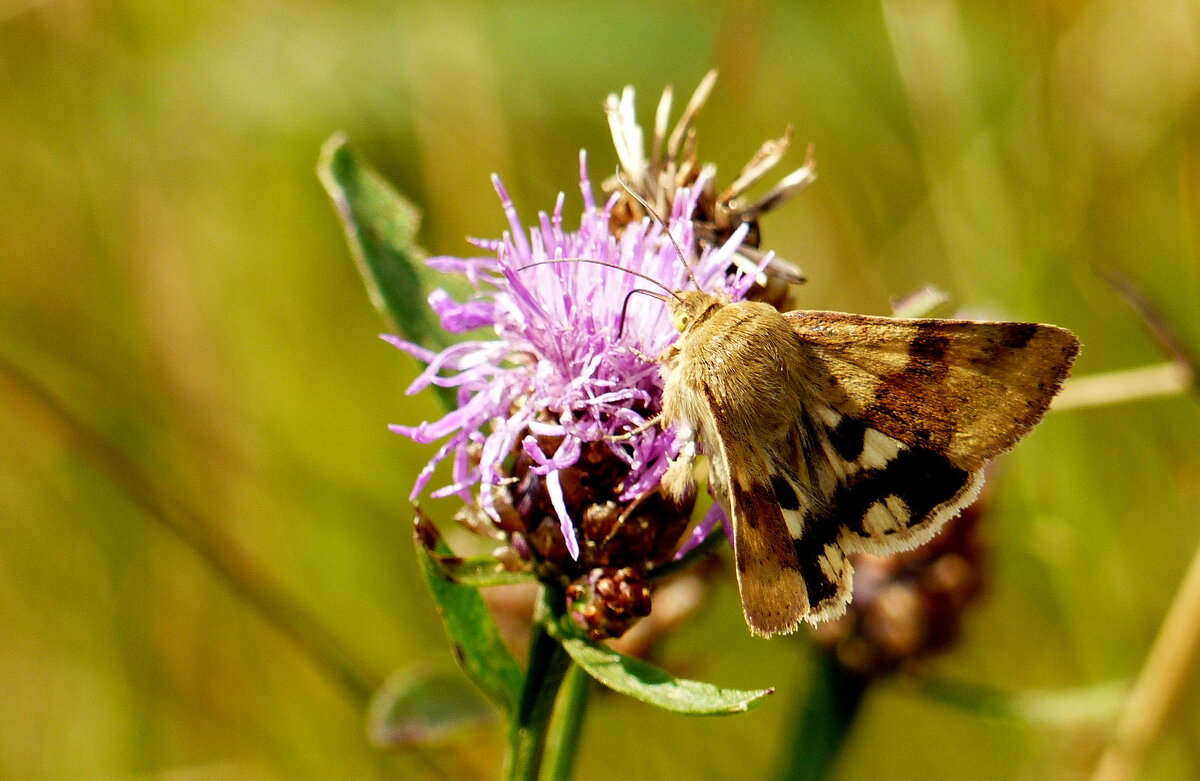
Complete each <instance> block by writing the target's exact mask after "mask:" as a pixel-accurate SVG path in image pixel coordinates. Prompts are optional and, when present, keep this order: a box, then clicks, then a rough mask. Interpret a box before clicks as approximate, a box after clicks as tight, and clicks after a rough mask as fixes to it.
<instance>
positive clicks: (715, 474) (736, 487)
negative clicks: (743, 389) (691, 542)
mask: <svg viewBox="0 0 1200 781" xmlns="http://www.w3.org/2000/svg"><path fill="white" fill-rule="evenodd" d="M713 412H714V414H713V419H712V423H713V426H714V428H715V429H716V436H715V437H713V436H710V437H709V439H708V441H707V442H706V449H707V453H708V457H709V462H710V473H709V482H710V485H711V486H712V488H713V492H714V493H715V494H716V495H717V498H718V499H719V500H720V501H721V504H722V505H723V506H724V507H725V510H726V513H727V514H728V515H729V520H730V523H731V524H732V530H733V552H734V559H735V562H736V566H737V582H738V592H739V594H740V595H741V601H742V612H743V615H744V616H745V619H746V624H747V625H748V626H749V627H750V631H751V633H753V634H756V635H761V636H763V637H770V636H771V635H774V634H780V633H787V632H792V631H794V630H795V629H796V627H797V626H798V625H799V624H800V622H801V621H802V620H803V619H804V618H806V616H807V614H808V612H809V596H808V591H807V587H806V578H805V576H804V574H803V573H802V571H801V565H802V562H799V561H798V560H797V558H796V551H795V548H794V546H793V543H792V535H791V534H790V533H789V530H788V523H787V520H785V518H784V511H783V510H782V509H781V507H780V502H779V500H778V499H777V496H776V493H775V491H774V489H773V486H772V485H771V484H770V483H764V482H762V480H761V479H760V478H757V477H755V475H766V474H767V473H768V471H767V460H768V459H767V456H766V454H765V453H764V452H763V450H762V449H761V448H759V447H758V445H757V444H756V443H754V442H747V441H744V440H739V439H737V438H735V437H731V436H730V433H731V432H730V431H729V430H728V426H727V425H726V424H725V422H724V419H723V418H722V417H721V416H720V415H719V414H716V411H715V410H714V411H713ZM846 592H847V594H846V598H847V599H848V598H849V584H848V583H847V584H846Z"/></svg>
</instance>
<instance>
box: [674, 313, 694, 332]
mask: <svg viewBox="0 0 1200 781" xmlns="http://www.w3.org/2000/svg"><path fill="white" fill-rule="evenodd" d="M690 322H692V316H691V315H689V314H688V313H687V312H676V313H675V330H676V331H679V332H680V333H683V331H685V330H686V329H687V327H688V323H690Z"/></svg>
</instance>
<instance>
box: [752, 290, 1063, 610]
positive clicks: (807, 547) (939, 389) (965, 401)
mask: <svg viewBox="0 0 1200 781" xmlns="http://www.w3.org/2000/svg"><path fill="white" fill-rule="evenodd" d="M784 317H785V318H786V319H787V321H788V323H789V324H790V325H791V326H792V328H793V330H794V331H795V332H796V333H797V334H798V335H799V336H800V337H801V340H802V342H803V344H804V353H805V360H806V361H808V362H809V363H810V366H809V372H808V373H809V375H810V377H811V379H812V382H813V387H812V388H811V389H810V393H811V395H810V396H809V398H808V400H807V404H806V405H805V408H804V409H803V410H802V411H801V414H800V415H799V416H798V417H799V419H798V420H797V422H796V426H795V428H794V429H793V430H792V431H791V432H790V436H789V437H788V439H787V440H785V441H780V442H778V443H776V445H775V447H773V448H771V449H770V450H769V452H768V461H769V470H770V474H771V478H770V479H771V483H772V487H773V490H774V493H775V496H776V500H777V502H778V504H779V506H780V507H781V508H782V510H783V514H784V518H785V522H786V523H787V525H788V528H789V531H790V533H791V535H792V537H793V540H794V547H795V551H796V558H797V562H798V563H799V566H800V569H801V572H802V573H803V575H804V581H805V586H806V590H805V595H806V597H807V599H808V602H809V604H808V609H807V614H806V616H805V618H806V620H808V621H810V622H813V623H816V622H819V621H822V620H826V619H829V618H835V617H837V616H838V615H841V613H842V612H843V611H844V610H845V605H846V603H847V602H848V601H849V598H850V582H851V573H852V567H851V565H850V563H849V560H848V559H847V557H846V556H847V554H848V553H850V552H852V551H865V552H869V553H875V554H886V553H893V552H896V551H900V550H906V549H909V548H913V547H915V546H917V545H920V544H921V543H924V542H926V541H927V540H929V539H930V538H931V537H932V536H933V535H934V534H936V533H937V531H938V530H939V529H940V528H941V526H942V525H943V524H944V523H945V521H946V520H948V519H949V518H952V517H953V516H955V515H957V514H958V513H959V512H960V511H961V510H962V509H963V508H964V507H966V506H967V505H969V504H970V503H971V502H972V501H974V499H975V497H976V496H977V495H978V494H979V490H980V488H981V486H982V485H983V466H984V464H986V463H987V461H988V460H990V459H991V458H993V457H994V456H996V455H997V454H999V453H1001V452H1004V451H1005V450H1008V449H1009V448H1011V447H1012V446H1013V444H1015V443H1016V441H1017V440H1018V439H1019V438H1020V437H1021V436H1022V435H1023V434H1024V433H1025V432H1027V431H1028V430H1029V429H1030V428H1031V427H1032V426H1033V425H1035V424H1036V423H1037V421H1038V420H1040V418H1041V417H1042V415H1043V414H1044V413H1045V411H1046V408H1047V407H1048V405H1049V403H1050V400H1051V399H1052V398H1053V396H1054V394H1055V393H1057V391H1058V388H1059V387H1060V386H1061V384H1062V381H1063V379H1064V378H1065V377H1066V374H1067V372H1068V370H1069V369H1070V366H1071V363H1072V361H1073V360H1074V357H1075V355H1076V353H1077V352H1078V349H1079V345H1078V341H1077V340H1076V339H1075V337H1074V336H1073V335H1072V334H1070V332H1068V331H1065V330H1063V329H1060V328H1057V327H1054V326H1044V325H1034V324H1026V323H980V322H971V321H947V320H895V319H891V318H880V317H866V316H861V315H844V314H840V313H831V312H789V313H786V314H785V315H784Z"/></svg>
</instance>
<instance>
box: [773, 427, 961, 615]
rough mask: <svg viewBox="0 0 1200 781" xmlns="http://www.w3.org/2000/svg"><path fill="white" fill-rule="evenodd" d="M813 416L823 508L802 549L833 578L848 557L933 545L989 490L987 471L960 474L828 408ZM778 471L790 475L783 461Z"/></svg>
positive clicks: (947, 461) (944, 458) (801, 554)
mask: <svg viewBox="0 0 1200 781" xmlns="http://www.w3.org/2000/svg"><path fill="white" fill-rule="evenodd" d="M809 414H810V418H809V423H808V430H809V431H810V434H811V439H812V442H811V444H809V446H808V448H807V452H805V453H804V454H803V456H802V458H804V459H806V460H807V461H808V462H809V463H810V464H816V465H817V468H816V469H813V468H812V467H811V466H810V467H809V469H808V471H809V472H810V473H811V474H812V475H813V478H814V479H813V480H812V481H811V484H810V488H809V490H811V491H812V492H813V493H814V495H815V496H816V500H815V501H814V502H813V508H812V510H811V512H810V513H809V514H808V515H807V517H806V518H805V519H804V528H803V530H802V533H801V534H799V535H796V541H795V547H796V554H797V557H798V558H799V559H800V561H801V562H803V561H805V560H806V559H816V560H818V561H821V559H820V557H821V556H824V557H825V558H824V561H823V562H822V571H823V572H825V573H827V574H828V575H834V574H837V573H838V572H839V568H840V567H844V568H845V569H846V570H849V569H850V564H849V562H848V561H845V560H843V558H842V557H843V556H844V555H845V554H846V553H849V552H852V551H863V552H866V553H873V554H877V555H884V554H888V553H895V552H897V551H901V550H908V549H909V548H914V547H916V546H917V545H920V544H922V543H924V542H926V541H928V540H929V539H930V538H931V537H933V535H934V534H936V533H937V532H938V530H939V529H940V528H941V527H942V525H943V524H944V523H945V522H946V521H947V520H949V519H950V518H952V517H954V516H955V515H957V514H958V513H959V512H960V511H961V510H962V509H963V508H964V507H966V506H967V505H969V504H970V503H971V502H972V501H974V500H975V497H976V496H978V494H979V490H980V488H981V487H982V485H983V469H982V468H979V469H970V468H964V467H961V466H958V465H957V464H955V463H954V461H953V460H952V459H951V458H950V457H949V456H948V455H946V454H944V453H940V452H938V451H937V450H934V449H931V448H928V447H923V446H920V445H909V444H906V443H904V442H901V441H900V440H898V439H895V438H894V437H890V436H888V435H887V434H884V433H883V432H881V431H879V430H878V429H875V428H872V427H870V426H868V425H867V424H866V423H864V422H863V421H862V420H860V419H857V418H851V417H849V416H844V415H841V414H839V413H837V412H835V411H834V410H833V409H831V408H829V407H826V406H824V405H823V404H816V405H814V407H813V409H812V410H810V411H809ZM772 469H775V470H779V471H783V470H784V469H785V466H784V463H783V459H780V463H777V464H774V465H773V466H772ZM794 473H797V474H804V471H803V470H796V471H795V472H794ZM839 554H840V555H839ZM812 577H815V574H814V575H813V576H812ZM809 581H810V587H809V590H810V595H811V591H812V585H811V577H810V578H809ZM833 607H835V606H832V605H831V606H830V608H829V609H830V610H831V611H832V608H833ZM835 614H836V611H832V612H830V613H829V614H828V615H821V614H819V613H818V614H816V615H815V616H814V617H813V618H810V620H811V621H814V622H815V621H819V620H822V619H823V618H826V617H831V616H832V615H835Z"/></svg>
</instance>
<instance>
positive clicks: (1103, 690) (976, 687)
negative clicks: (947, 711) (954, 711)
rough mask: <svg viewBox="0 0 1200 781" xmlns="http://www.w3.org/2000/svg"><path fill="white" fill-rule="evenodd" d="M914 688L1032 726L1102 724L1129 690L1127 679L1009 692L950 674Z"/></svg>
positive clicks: (966, 708)
mask: <svg viewBox="0 0 1200 781" xmlns="http://www.w3.org/2000/svg"><path fill="white" fill-rule="evenodd" d="M916 688H917V691H919V692H920V693H921V694H923V695H925V696H926V697H929V698H930V699H933V700H936V701H938V702H940V703H942V704H944V705H950V706H952V707H955V708H958V709H960V710H962V711H965V712H967V713H971V714H973V715H975V716H982V717H984V718H989V719H998V720H1001V721H1013V722H1017V723H1019V724H1027V725H1032V726H1056V727H1069V726H1075V725H1079V724H1087V723H1092V724H1103V723H1107V722H1109V721H1111V720H1112V719H1113V718H1114V717H1115V716H1116V715H1117V714H1118V713H1120V710H1121V706H1122V704H1123V703H1124V702H1125V698H1126V695H1128V693H1129V688H1130V682H1129V681H1128V680H1117V681H1109V682H1106V683H1099V684H1094V685H1091V686H1082V687H1079V688H1075V689H1060V690H1056V691H1020V692H1008V691H1004V690H1002V689H995V688H992V687H989V686H982V685H980V684H977V683H969V682H966V681H958V680H954V679H949V678H941V679H930V680H925V681H920V682H919V683H917V684H916Z"/></svg>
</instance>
